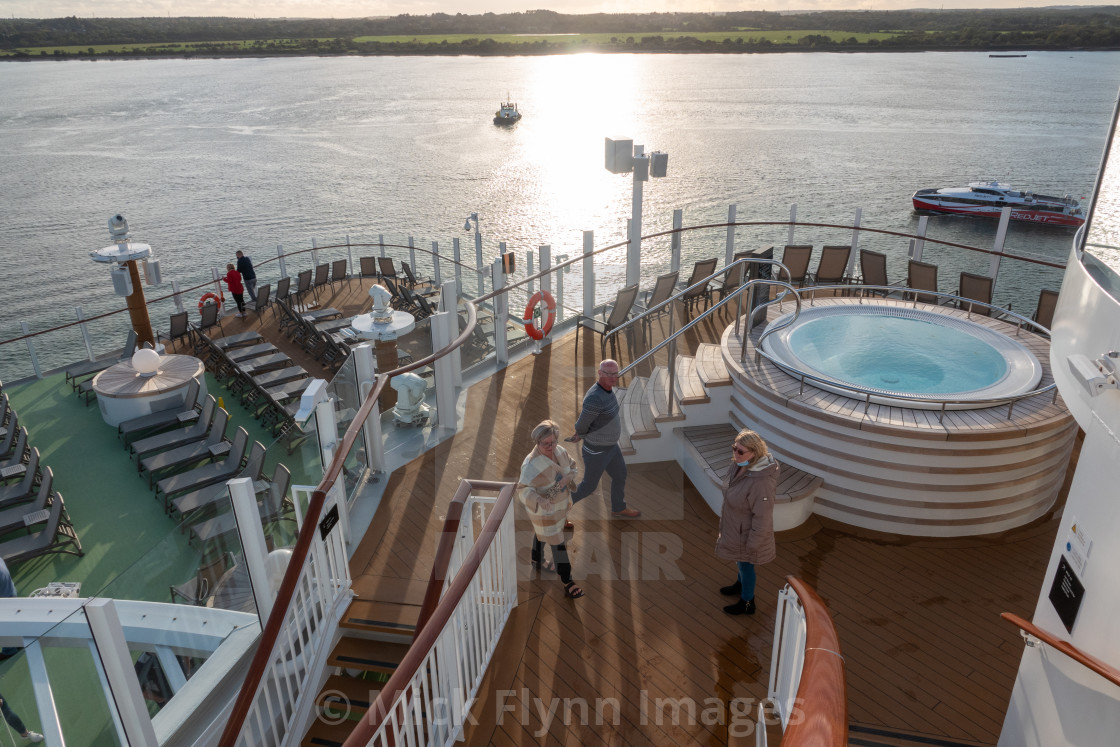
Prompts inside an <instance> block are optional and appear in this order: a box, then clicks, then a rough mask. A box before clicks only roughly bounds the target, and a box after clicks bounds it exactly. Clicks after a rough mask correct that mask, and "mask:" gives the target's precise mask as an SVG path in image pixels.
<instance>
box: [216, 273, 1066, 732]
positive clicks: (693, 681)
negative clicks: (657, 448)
mask: <svg viewBox="0 0 1120 747" xmlns="http://www.w3.org/2000/svg"><path fill="white" fill-rule="evenodd" d="M368 284H369V281H368V280H367V281H365V282H357V283H353V284H352V286H353V287H351V285H350V284H339V285H338V286H337V287H336V288H332V289H324V292H325V293H327V294H328V295H326V296H325V297H324V298H322V299H321V303H323V304H325V305H330V306H335V307H336V308H339V309H341V310H342V311H344V312H345V313H347V314H354V313H359V312H362V311H365V310H366V309H367V308H368V306H369V297H368V295H366V290H367V289H368ZM223 321H224V323H225V330H224V332H225V334H233V333H235V332H238V331H244V330H245V329H257V330H258V331H261V332H262V334H264V335H266V336H267V337H269V339H272V340H273V341H275V342H276V343H277V345H279V346H281V347H282V348H285V346H284V344H283V340H282V336H279V335H277V334H276V333H275V322H274V321H273V319H272V315H271V313H270V312H267V311H266V312H264V314H263V316H261V318H260V320H258V319H257V315H256V314H254V313H252V312H250V314H249V316H248V317H247V318H246V319H232V318H227V319H224V320H223ZM726 321H729V320H725V323H726ZM724 326H725V324H722V325H721V324H718V323H716V322H714V321H713V322H711V323H705V324H702V325H699V326H698V327H697V329H696V331H697V332H698V333H699V336H696V337H691V338H689V339H688V340H687V341H686V342H685V343H684V344H683V345H682V348H684V350H682V352H684V353H687V352H688V349H695V346H696V345H697V344H699V343H700V342H705V341H706V342H713V341H718V340H719V335H720V334H721V333H722V331H723V327H724ZM656 328H657V325H656V324H655V329H656ZM574 340H575V337H574V336H573V335H568V336H565V337H562V338H561V339H559V340H557V341H555V342H554V344H552V345H549V346H547V347H545V349H544V352H543V353H542V354H541V355H539V356H528V357H526V358H524V359H522V360H520V361H518V362H516V363H513V364H511V365H510V366H509V367H507V368H506V369H505V370H502V371H500V372H498V373H497V374H495V375H494V376H491V377H490V378H488V379H486V380H484V381H482V382H480V383H478V384H476V385H474V386H473V387H472V388H471V389H470V390H469V393H468V395H467V405H466V408H467V409H466V422H467V423H468V424H470V423H477V424H480V425H478V426H477V427H468V428H466V429H464V430H463V431H462V432H461V433H459V434H457V435H456V436H454V437H453V438H451V439H449V440H447V441H445V442H444V443H442V444H440V445H439V446H437V447H436V448H434V449H433V450H431V451H428V452H426V453H425V454H423V455H422V456H420V457H419V458H417V459H415V460H413V461H412V462H410V463H409V464H407V465H406V466H405V467H403V468H401V469H398V470H396V471H395V472H393V473H392V475H390V476H389V478H388V484H387V486H386V489H385V496H384V498H383V499H382V502H381V505H380V507H379V508H378V511H377V514H376V516H375V517H374V521H373V523H372V525H371V527H370V529H369V531H368V532H367V533H366V534H365V536H364V537H363V538H362V539H361V542H360V545H359V547H358V549H357V550H356V552H355V554H354V556H353V558H352V560H351V570H352V573H353V576H354V588H355V591H356V593H357V594H358V596H359V598H361V597H362V596H363V595H366V594H369V593H370V592H371V590H372V589H374V588H377V586H378V585H379V584H381V583H383V582H384V581H383V579H405V580H416V581H426V579H427V577H428V573H429V570H430V563H431V559H432V556H433V554H434V550H435V544H436V539H437V532H438V531H439V529H440V527H441V520H442V516H443V514H444V512H445V511H446V507H447V504H448V503H449V501H450V499H451V497H452V495H453V494H454V492H455V489H456V487H457V486H458V484H459V480H460V478H464V477H471V478H480V479H486V480H508V481H513V480H515V479H516V477H517V474H518V472H519V469H520V464H521V461H522V459H523V457H524V455H525V454H526V453H527V452H528V450H529V448H530V444H529V435H528V434H529V432H530V430H531V429H532V427H533V426H534V425H536V424H537V423H538V422H540V421H541V420H544V419H546V418H551V419H553V420H556V421H557V422H559V423H560V424H561V427H562V429H565V430H566V429H568V428H570V427H571V425H572V423H574V421H575V418H576V415H577V413H578V410H579V406H580V403H581V400H582V396H583V393H584V392H585V391H586V389H587V387H588V386H590V385H591V383H592V382H593V381H594V376H595V370H596V367H597V363H598V359H599V345H598V339H597V338H594V337H592V339H590V340H588V339H586V338H584V339H582V340H581V345H580V348H579V349H578V350H577V349H576V347H575V342H574ZM402 346H403V347H404V348H405V349H408V348H410V347H413V349H414V350H415V352H423V350H422V348H423V346H424V345H423V343H422V342H410V341H408V340H406V341H404V342H403V345H402ZM286 352H289V354H291V355H292V356H293V357H294V358H296V360H297V362H299V363H300V365H303V366H304V367H305V368H306V369H307V370H308V371H310V372H312V373H313V375H325V376H327V377H329V375H330V373H331V372H325V373H324V374H318V373H316V371H322V370H323V369H322V367H321V366H319V365H318V364H316V363H314V362H312V361H310V360H307V361H302V360H300V358H299V355H300V351H299V350H297V349H292V347H291V346H288V348H287V349H286ZM624 362H625V361H624ZM1024 414H1025V413H1024ZM608 480H609V478H606V477H604V482H603V484H601V485H600V489H599V491H598V492H597V493H596V494H593V495H592V496H591V497H589V498H588V499H586V500H585V501H583V502H581V503H580V504H579V505H577V506H576V507H575V509H574V510H573V512H572V514H571V518H572V520H573V522H574V523H575V532H574V535H573V536H571V538H570V540H569V543H568V545H569V551H570V553H571V556H572V562H573V565H574V571H575V576H576V578H577V580H578V582H579V584H580V585H581V586H583V588H584V589H585V590H586V592H587V595H586V596H585V597H584V598H582V599H577V600H570V599H567V598H565V596H564V595H563V592H562V588H561V585H560V583H559V582H558V580H557V579H556V577H555V576H549V575H547V574H546V575H545V577H544V578H538V577H537V576H536V575H535V574H534V573H532V572H531V567H530V564H529V540H530V537H531V525H530V523H529V521H528V519H527V517H526V516H525V515H524V513H523V512H521V511H520V509H518V515H517V516H518V520H517V530H518V533H519V537H520V538H523V543H522V544H523V551H522V553H523V557H522V558H521V561H522V562H521V566H520V567H521V568H522V569H523V575H522V577H521V580H520V584H519V599H520V604H519V605H518V607H517V609H516V610H515V611H514V613H513V615H512V617H511V619H510V621H509V624H508V626H507V629H506V630H505V632H504V634H503V641H502V644H501V646H500V650H499V653H498V656H497V657H496V659H495V660H494V661H493V662H492V663H491V665H490V668H489V670H488V673H487V675H486V677H485V679H484V681H483V684H482V687H481V689H480V694H479V700H478V701H477V702H476V703H475V705H474V707H473V709H472V711H471V714H472V717H473V720H471V721H468V724H467V727H466V738H467V741H468V742H469V743H472V744H484V743H485V744H523V743H524V744H530V743H531V744H538V743H541V742H547V743H550V744H576V743H578V744H728V743H741V744H753V739H754V736H753V735H752V734H750V729H751V726H750V723H749V722H750V721H751V720H752V717H751V716H750V712H751V711H752V710H754V711H757V706H758V703H759V701H760V700H762V699H763V698H765V697H766V690H767V681H768V676H769V668H770V657H771V647H772V642H773V634H774V616H775V609H776V603H777V599H776V597H777V593H778V591H779V590H780V589H781V588H782V586H783V585H784V583H785V578H786V576H788V575H794V576H798V577H800V578H802V579H803V580H804V581H805V582H807V583H808V584H809V585H810V586H812V587H813V588H815V589H816V590H817V592H818V593H819V594H820V595H821V597H822V598H823V599H824V600H825V602H826V603H827V604H828V606H829V608H830V609H831V612H832V616H833V619H834V621H835V624H836V627H837V629H838V632H839V637H840V643H841V647H842V651H843V653H844V657H845V663H846V671H847V684H848V704H849V716H850V722H851V724H852V725H853V732H852V736H853V744H855V743H861V744H900V743H906V742H904V741H901V742H900V741H888V740H889V739H891V737H886V736H883V735H881V734H879V735H877V732H884V733H890V734H897V735H899V737H897V738H896V739H899V738H902V735H907V734H921V735H925V736H926V737H932V738H935V739H938V740H942V741H941V742H940V743H942V744H966V745H974V744H985V745H991V744H995V742H996V740H997V737H998V734H999V730H1000V726H1001V724H1002V721H1003V713H1004V710H1005V708H1006V706H1007V703H1008V700H1009V696H1010V692H1011V687H1012V683H1013V680H1014V677H1015V672H1016V669H1017V666H1018V662H1019V658H1020V654H1021V651H1022V646H1023V644H1022V641H1021V639H1020V637H1019V634H1018V631H1016V630H1015V629H1014V628H1013V627H1012V626H1010V625H1008V624H1007V623H1005V622H1003V621H1001V620H1000V617H999V614H1000V613H1001V612H1003V611H1011V612H1015V613H1018V614H1021V615H1024V616H1027V617H1029V616H1030V614H1031V612H1032V610H1033V607H1034V604H1035V600H1036V598H1037V594H1038V589H1039V588H1040V586H1041V584H1042V582H1043V578H1042V576H1043V573H1044V570H1045V567H1046V562H1047V559H1048V557H1049V553H1050V548H1051V546H1052V542H1053V538H1054V534H1055V532H1056V530H1057V527H1058V520H1057V518H1056V516H1055V512H1056V511H1057V509H1059V508H1060V506H1061V501H1059V503H1058V504H1057V506H1056V507H1055V509H1054V510H1051V512H1049V513H1048V514H1047V515H1046V516H1043V517H1041V518H1040V519H1038V520H1036V521H1034V522H1032V523H1031V524H1029V525H1027V526H1024V527H1020V528H1018V529H1015V530H1010V531H1007V532H1003V533H1000V534H993V535H985V536H980V537H970V538H958V539H934V538H912V537H903V536H896V535H890V534H882V533H876V532H872V531H867V530H859V529H853V528H851V527H847V526H844V525H841V524H839V523H836V522H832V521H829V520H825V519H820V518H818V517H813V518H811V519H810V520H809V521H808V522H807V523H806V524H804V525H802V526H800V527H798V528H796V529H793V530H790V531H788V532H782V533H779V534H778V537H777V546H778V557H777V560H776V561H775V562H773V563H770V564H767V565H764V566H760V567H759V568H758V592H757V600H758V612H757V614H755V615H754V616H749V617H747V616H743V617H732V616H728V615H726V614H725V613H723V612H722V610H721V607H722V606H723V605H724V604H726V603H727V599H726V598H725V597H722V596H721V595H720V594H719V587H720V586H722V585H724V584H727V583H729V582H731V581H732V580H733V578H734V569H733V568H732V567H731V566H730V564H728V563H725V562H722V561H719V560H717V559H716V558H715V556H714V553H713V548H714V544H715V541H716V534H717V518H718V517H716V516H715V515H714V514H713V513H712V511H711V509H709V508H708V506H707V504H706V503H705V502H704V501H703V499H702V498H701V497H700V496H699V494H698V493H697V491H696V489H695V488H694V487H693V486H692V484H691V483H690V482H689V480H688V479H687V478H686V477H685V475H684V474H683V472H682V471H681V469H680V468H679V467H678V466H677V465H676V464H675V463H668V462H659V463H654V464H641V465H632V466H631V467H630V470H629V480H628V484H627V497H628V501H629V504H630V505H631V506H632V507H634V508H638V509H640V510H641V511H642V512H643V514H642V517H641V518H639V519H636V520H619V519H613V518H611V517H610V515H609V509H608V504H607V499H606V498H605V493H604V490H605V488H606V486H607V484H608ZM1066 487H1068V484H1067V486H1066ZM1064 491H1065V488H1063V496H1064ZM554 698H556V699H559V700H557V701H553V699H554ZM565 699H568V700H567V701H565ZM608 699H613V700H608ZM672 701H676V702H678V705H679V706H682V707H683V710H682V711H680V712H679V713H680V715H679V716H678V717H677V718H674V715H673V712H672V710H671V708H670V707H669V706H668V705H667V703H669V702H672ZM689 703H691V704H693V705H694V706H695V714H696V716H695V718H689V716H688V713H689V712H688V707H687V706H688V704H689ZM584 704H586V708H587V710H586V711H584V710H583V708H584ZM597 704H598V705H599V706H600V711H601V713H602V718H599V717H598V716H597V712H596V705H597ZM659 706H661V707H659ZM566 707H567V708H568V709H569V710H568V713H569V714H570V715H569V716H568V717H565V708H566ZM550 708H555V711H554V712H553V717H552V718H549V716H548V713H549V709H550ZM732 708H734V710H732ZM542 709H543V710H542ZM542 714H543V718H542ZM584 716H586V718H585V717H584ZM475 721H476V723H475ZM857 734H862V735H863V736H862V737H861V738H863V739H864V741H862V742H859V741H856V737H857ZM873 740H880V741H873ZM927 743H928V742H927Z"/></svg>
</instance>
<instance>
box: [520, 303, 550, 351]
mask: <svg viewBox="0 0 1120 747" xmlns="http://www.w3.org/2000/svg"><path fill="white" fill-rule="evenodd" d="M541 301H544V305H545V308H546V309H547V311H548V314H547V316H546V317H545V320H544V324H542V325H541V326H540V327H538V326H537V325H536V324H535V323H534V321H533V310H534V309H535V308H537V304H538V303H540V302H541ZM555 322H556V299H555V298H553V297H552V294H551V293H549V292H548V291H537V292H536V293H534V294H533V297H532V298H530V299H529V305H528V306H526V307H525V317H524V318H523V319H522V320H521V323H522V324H524V325H525V334H527V335H529V337H532V338H533V339H534V340H543V339H544V336H545V335H547V334H548V333H549V332H551V331H552V325H553V323H555Z"/></svg>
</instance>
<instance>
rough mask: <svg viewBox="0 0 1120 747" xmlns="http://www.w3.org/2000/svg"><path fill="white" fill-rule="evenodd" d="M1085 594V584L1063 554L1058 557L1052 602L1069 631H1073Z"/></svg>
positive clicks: (1052, 589) (1051, 591)
mask: <svg viewBox="0 0 1120 747" xmlns="http://www.w3.org/2000/svg"><path fill="white" fill-rule="evenodd" d="M1084 596H1085V586H1084V585H1083V584H1082V583H1081V579H1079V578H1077V574H1075V573H1074V572H1073V568H1071V567H1070V565H1069V561H1067V560H1066V557H1065V555H1063V556H1062V557H1061V558H1059V559H1058V571H1057V573H1055V574H1054V583H1053V584H1052V585H1051V586H1050V604H1052V605H1054V609H1055V610H1056V611H1057V613H1058V617H1059V618H1060V619H1061V621H1062V624H1063V625H1065V626H1066V632H1068V633H1072V632H1073V623H1074V621H1075V620H1076V619H1077V611H1078V610H1079V609H1081V600H1082V599H1083V598H1084Z"/></svg>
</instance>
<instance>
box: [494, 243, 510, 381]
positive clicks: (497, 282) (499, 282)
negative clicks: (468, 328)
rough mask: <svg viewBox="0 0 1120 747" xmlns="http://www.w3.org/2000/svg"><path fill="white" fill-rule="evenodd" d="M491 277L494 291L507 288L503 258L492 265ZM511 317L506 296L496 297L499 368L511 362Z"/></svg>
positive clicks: (495, 354)
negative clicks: (508, 330) (508, 333)
mask: <svg viewBox="0 0 1120 747" xmlns="http://www.w3.org/2000/svg"><path fill="white" fill-rule="evenodd" d="M490 276H491V278H492V279H493V282H494V290H495V292H496V291H499V290H501V289H502V288H504V287H505V286H506V276H505V274H504V273H503V272H502V258H501V257H498V258H497V259H495V260H494V264H492V265H490ZM508 315H509V304H508V303H507V299H506V294H505V293H500V294H498V295H497V296H494V358H495V360H496V361H497V364H498V368H505V365H506V364H507V363H508V362H509V343H508V341H507V339H506V317H507V316H508Z"/></svg>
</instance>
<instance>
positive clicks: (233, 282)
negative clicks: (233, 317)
mask: <svg viewBox="0 0 1120 747" xmlns="http://www.w3.org/2000/svg"><path fill="white" fill-rule="evenodd" d="M226 270H227V272H226V276H225V277H224V278H222V282H224V283H225V284H226V285H228V286H229V292H230V295H232V296H233V300H234V301H236V302H237V316H240V317H244V316H245V286H244V285H242V284H241V273H240V272H238V271H237V269H236V268H235V267H234V266H233V264H232V263H230V264H227V265H226Z"/></svg>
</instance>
